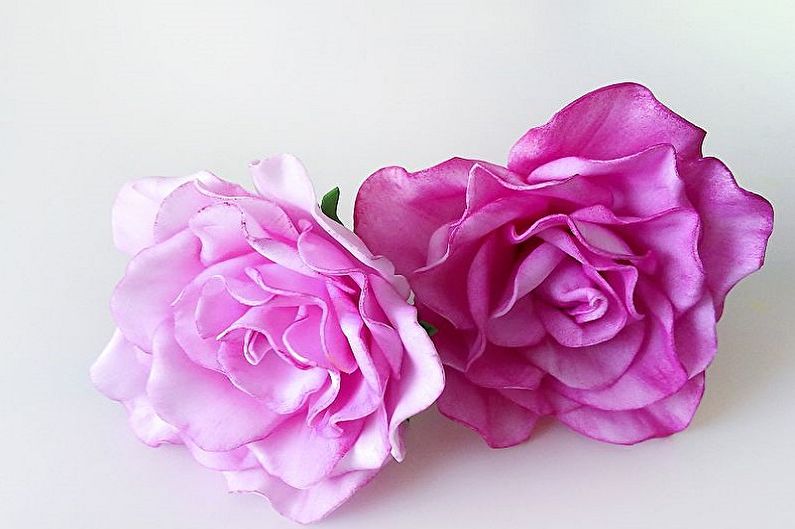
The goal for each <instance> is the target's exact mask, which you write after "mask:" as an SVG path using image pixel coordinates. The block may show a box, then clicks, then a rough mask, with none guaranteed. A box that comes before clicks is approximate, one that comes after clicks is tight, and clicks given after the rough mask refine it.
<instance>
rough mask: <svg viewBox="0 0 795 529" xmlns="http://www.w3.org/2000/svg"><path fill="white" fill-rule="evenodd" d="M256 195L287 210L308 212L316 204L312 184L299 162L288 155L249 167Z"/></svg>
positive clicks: (273, 157) (257, 162)
mask: <svg viewBox="0 0 795 529" xmlns="http://www.w3.org/2000/svg"><path fill="white" fill-rule="evenodd" d="M249 168H250V169H251V176H252V178H253V179H254V186H255V187H256V188H257V191H258V192H259V194H260V195H262V196H263V197H265V198H268V199H270V200H273V201H274V202H275V203H276V204H278V205H279V206H282V207H285V206H286V207H287V208H288V209H293V211H295V210H296V209H297V210H299V211H304V212H311V211H312V210H313V209H314V207H315V203H316V199H315V191H314V189H312V182H310V180H309V176H307V174H306V168H305V167H304V165H303V164H302V163H301V161H300V160H299V159H298V158H296V157H295V156H292V155H290V154H281V155H278V156H272V157H270V158H266V159H264V160H262V161H256V162H251V165H250V166H249Z"/></svg>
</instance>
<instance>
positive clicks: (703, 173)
mask: <svg viewBox="0 0 795 529" xmlns="http://www.w3.org/2000/svg"><path fill="white" fill-rule="evenodd" d="M682 174H683V178H684V180H685V185H686V189H687V194H688V196H689V197H690V200H691V201H692V202H693V204H694V206H695V208H696V209H697V210H698V212H699V214H700V215H701V219H702V223H703V226H702V236H701V242H700V244H699V254H700V255H701V259H702V261H703V263H704V269H705V271H706V274H707V286H708V288H709V289H710V291H711V292H712V295H713V296H714V301H715V309H716V313H717V316H718V317H720V315H721V313H722V312H723V301H724V299H725V297H726V294H727V293H728V292H729V290H731V288H732V287H733V286H734V285H735V284H736V283H737V282H738V281H740V280H741V279H742V278H744V277H746V276H747V275H749V274H751V273H752V272H755V271H756V270H758V269H759V268H760V267H761V266H762V264H763V263H764V260H765V249H766V248H767V240H768V238H769V237H770V234H771V232H772V231H773V207H772V206H771V205H770V203H769V202H768V201H767V200H765V199H764V198H762V197H760V196H759V195H755V194H754V193H751V192H749V191H746V190H745V189H743V188H741V187H740V186H738V185H737V182H736V181H735V180H734V176H732V174H731V172H730V171H729V169H728V168H727V167H726V166H725V165H723V163H721V162H720V161H719V160H716V159H714V158H704V159H702V160H698V161H697V162H694V163H692V164H690V165H688V166H686V168H685V169H684V170H683V171H682Z"/></svg>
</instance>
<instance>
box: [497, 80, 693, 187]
mask: <svg viewBox="0 0 795 529" xmlns="http://www.w3.org/2000/svg"><path fill="white" fill-rule="evenodd" d="M704 134H705V133H704V131H703V130H701V129H700V128H698V127H696V126H695V125H693V124H692V123H690V122H689V121H687V120H685V119H684V118H682V117H681V116H679V115H677V114H675V113H674V112H672V111H671V110H670V109H668V108H667V107H665V105H663V104H662V103H660V102H659V101H658V100H657V99H656V98H655V97H654V95H653V94H652V93H651V92H650V91H649V89H648V88H646V87H644V86H641V85H639V84H634V83H621V84H615V85H611V86H606V87H604V88H600V89H598V90H595V91H593V92H591V93H589V94H586V95H584V96H582V97H581V98H579V99H577V100H576V101H574V102H573V103H571V104H569V105H568V106H566V108H564V109H563V110H561V111H560V112H558V113H557V114H555V116H553V117H552V119H551V120H550V121H549V122H548V123H547V124H545V125H543V126H541V127H537V128H534V129H530V130H529V131H528V132H527V133H526V134H525V135H524V136H522V137H521V138H520V139H519V141H517V142H516V144H515V145H514V146H513V148H512V149H511V153H510V155H509V157H508V168H509V169H511V170H512V171H516V172H518V173H525V174H526V173H529V172H531V171H532V170H533V169H535V168H536V167H538V166H539V165H541V164H544V163H546V162H549V161H550V160H554V159H556V158H563V157H566V156H581V157H585V158H594V159H599V160H608V159H612V158H620V157H622V156H627V155H630V154H634V153H636V152H639V151H642V150H645V149H646V148H648V147H651V146H652V145H657V144H660V143H666V144H670V145H673V146H674V148H675V149H676V153H677V156H678V157H679V158H681V159H686V158H695V157H699V156H700V155H701V142H702V141H703V139H704Z"/></svg>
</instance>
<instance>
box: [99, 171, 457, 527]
mask: <svg viewBox="0 0 795 529" xmlns="http://www.w3.org/2000/svg"><path fill="white" fill-rule="evenodd" d="M251 173H252V176H253V180H254V185H255V187H256V190H257V192H256V193H251V192H248V191H246V190H245V189H243V188H241V187H239V186H237V185H235V184H231V183H228V182H225V181H223V180H221V179H219V178H217V177H215V176H213V175H212V174H210V173H199V174H196V175H193V176H189V177H186V178H146V179H143V180H138V181H135V182H132V183H130V184H128V185H126V186H125V187H124V188H123V189H122V191H121V193H120V194H119V197H118V199H117V201H116V204H115V206H114V209H113V231H114V238H115V242H116V245H117V246H118V247H119V248H120V249H121V250H123V251H125V252H127V253H128V254H130V255H132V256H133V257H132V260H131V261H130V263H129V266H128V268H127V271H126V274H125V275H124V278H123V279H122V280H121V282H120V283H119V284H118V286H117V287H116V290H115V292H114V294H113V298H112V302H111V310H112V313H113V318H114V320H115V322H116V324H117V326H118V330H117V331H116V332H115V334H114V336H113V338H112V340H111V341H110V343H109V344H108V346H107V348H106V349H105V350H104V352H103V353H102V355H101V356H100V357H99V359H98V360H97V362H96V363H95V364H94V366H93V367H92V370H91V376H92V379H93V381H94V383H95V384H96V386H97V387H98V388H99V390H100V391H102V392H103V393H104V394H105V395H107V396H108V397H110V398H111V399H114V400H118V401H120V402H122V403H123V404H124V406H125V407H126V409H127V411H128V412H129V420H130V424H131V426H132V429H133V430H134V431H135V433H136V434H137V436H138V437H140V438H141V440H143V441H144V442H145V443H147V444H149V445H152V446H157V445H160V444H163V443H174V444H182V445H184V446H186V447H187V449H188V450H189V451H190V453H191V454H192V455H193V456H194V458H195V459H196V460H197V461H199V462H200V463H201V464H203V465H204V466H206V467H208V468H210V469H213V470H217V471H220V472H222V473H223V474H224V476H225V477H226V479H227V481H228V484H229V487H230V489H231V490H235V491H250V492H256V493H259V494H262V495H264V496H266V497H267V498H268V499H269V500H270V502H271V503H272V504H273V506H274V507H275V508H276V509H277V510H278V511H279V512H280V513H282V514H283V515H285V516H287V517H289V518H291V519H293V520H296V521H298V522H311V521H314V520H317V519H319V518H322V517H323V516H325V515H326V514H328V513H329V512H330V511H332V510H333V509H335V508H336V507H337V506H339V505H340V504H341V503H342V502H344V501H345V500H346V499H347V498H348V497H350V496H351V494H353V493H354V492H355V491H356V490H357V489H359V488H360V487H361V486H362V485H364V484H365V483H367V482H368V481H369V480H370V479H371V478H372V477H373V476H374V475H375V474H376V473H377V472H378V471H379V469H380V468H381V467H382V466H383V465H384V464H386V463H387V461H388V460H390V459H392V458H394V459H397V460H401V459H402V458H403V457H404V447H403V444H402V441H401V430H402V425H403V423H404V421H405V420H406V419H407V418H409V417H411V416H412V415H414V414H416V413H418V412H419V411H421V410H423V409H424V408H426V407H428V406H429V405H430V404H431V403H433V401H434V400H435V399H436V398H437V396H438V395H439V393H440V392H441V389H442V386H443V384H444V378H443V371H442V366H441V363H440V361H439V358H438V356H437V354H436V352H435V350H434V347H433V344H432V343H431V341H430V339H429V338H428V336H427V334H426V332H425V330H424V329H423V328H422V327H421V326H420V325H419V324H418V322H417V315H416V310H415V309H414V307H412V306H411V305H410V304H409V303H408V302H407V298H408V296H409V289H408V285H407V283H406V281H405V279H404V278H402V277H400V276H397V275H395V273H394V268H393V266H392V265H391V263H390V262H389V261H387V260H386V259H384V258H382V257H374V256H373V255H372V254H371V253H370V251H369V250H368V249H367V248H366V247H365V246H364V244H363V243H362V242H361V240H359V238H358V237H356V236H355V235H354V234H353V233H352V232H350V231H349V230H347V229H346V228H344V227H343V226H342V225H340V224H339V223H338V222H335V221H334V220H331V219H330V218H328V216H327V215H325V214H324V213H323V212H321V210H320V209H319V208H318V206H317V204H316V199H315V194H314V192H313V190H312V186H311V184H310V182H309V180H308V178H307V176H306V173H305V170H304V168H303V166H302V165H301V164H300V162H298V160H296V159H295V158H293V157H291V156H279V157H274V158H270V159H267V160H264V161H262V162H255V163H252V164H251ZM332 216H334V215H332Z"/></svg>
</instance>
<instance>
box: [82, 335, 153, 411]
mask: <svg viewBox="0 0 795 529" xmlns="http://www.w3.org/2000/svg"><path fill="white" fill-rule="evenodd" d="M150 365H151V358H149V355H147V354H146V353H144V352H143V351H141V350H140V349H139V348H138V347H136V346H135V345H133V344H132V343H130V342H129V341H127V339H126V338H125V337H124V335H123V334H122V333H121V331H119V330H118V329H116V330H115V331H114V332H113V336H112V337H111V339H110V342H109V343H108V345H106V346H105V349H104V350H103V351H102V354H101V355H99V358H97V360H96V361H95V362H94V364H93V365H92V366H91V381H92V382H93V383H94V386H96V388H97V389H98V390H100V391H101V392H102V393H103V394H104V395H105V396H106V397H108V398H109V399H113V400H118V401H127V400H132V399H134V398H135V397H138V396H139V395H141V394H143V393H144V391H146V379H147V378H148V377H149V366H150Z"/></svg>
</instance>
